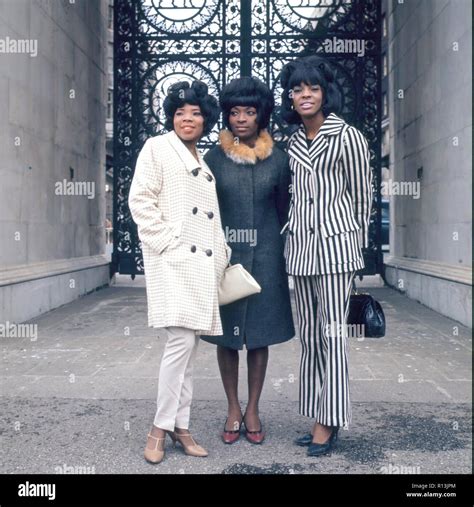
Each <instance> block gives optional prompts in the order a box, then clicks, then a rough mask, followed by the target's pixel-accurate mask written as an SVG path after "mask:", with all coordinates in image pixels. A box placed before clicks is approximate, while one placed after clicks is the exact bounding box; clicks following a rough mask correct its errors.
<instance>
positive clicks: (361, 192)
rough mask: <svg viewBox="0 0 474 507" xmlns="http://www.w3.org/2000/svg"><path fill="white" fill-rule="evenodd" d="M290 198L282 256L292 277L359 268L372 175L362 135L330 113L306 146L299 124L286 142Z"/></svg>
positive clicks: (362, 265) (366, 236)
mask: <svg viewBox="0 0 474 507" xmlns="http://www.w3.org/2000/svg"><path fill="white" fill-rule="evenodd" d="M287 151H288V155H289V157H290V168H291V174H292V188H291V192H292V199H291V202H290V211H289V216H288V223H287V224H286V225H285V227H284V228H283V230H282V232H284V231H285V230H286V231H287V237H286V244H285V258H286V267H287V272H288V273H289V274H292V275H300V276H303V275H317V274H328V273H344V272H349V271H357V270H359V269H362V268H363V267H364V258H363V256H362V250H361V248H362V247H367V246H368V228H369V219H370V210H371V206H372V172H371V169H370V153H369V148H368V143H367V141H366V139H365V137H364V136H363V135H362V134H361V132H359V131H358V130H357V129H356V128H354V127H352V126H350V125H348V124H347V123H345V122H344V120H342V119H341V118H339V117H338V116H336V115H335V114H334V113H331V114H330V115H328V117H327V118H326V120H325V121H324V123H323V124H322V126H321V128H320V130H319V132H318V134H317V136H316V137H315V138H314V139H313V140H312V142H311V145H310V147H309V148H308V143H307V139H306V133H305V129H304V127H303V126H301V127H300V129H299V130H297V131H296V132H295V133H294V134H293V135H292V137H291V138H290V140H289V141H288V149H287Z"/></svg>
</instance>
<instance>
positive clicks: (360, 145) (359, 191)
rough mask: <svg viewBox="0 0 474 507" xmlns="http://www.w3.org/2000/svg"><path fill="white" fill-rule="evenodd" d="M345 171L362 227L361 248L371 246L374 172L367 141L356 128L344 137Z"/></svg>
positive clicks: (350, 129)
mask: <svg viewBox="0 0 474 507" xmlns="http://www.w3.org/2000/svg"><path fill="white" fill-rule="evenodd" d="M342 160H343V164H344V170H345V172H346V175H347V180H348V183H349V190H350V193H351V197H352V204H353V209H354V214H355V219H356V220H357V223H358V224H359V226H360V238H361V246H362V247H363V248H368V246H369V222H370V211H371V209H372V170H371V168H370V151H369V145H368V143H367V140H366V139H365V137H364V136H363V135H362V133H361V132H359V131H358V130H357V129H355V128H354V127H349V128H348V129H347V132H346V135H345V136H344V144H343V156H342Z"/></svg>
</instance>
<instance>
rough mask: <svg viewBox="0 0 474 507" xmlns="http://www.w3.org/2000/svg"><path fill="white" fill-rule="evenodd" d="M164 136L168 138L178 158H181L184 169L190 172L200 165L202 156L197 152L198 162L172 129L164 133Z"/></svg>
mask: <svg viewBox="0 0 474 507" xmlns="http://www.w3.org/2000/svg"><path fill="white" fill-rule="evenodd" d="M165 136H166V137H167V139H168V142H169V143H170V145H171V147H172V148H173V149H174V150H175V151H176V153H177V155H178V156H179V158H180V159H181V160H182V162H183V164H184V165H185V167H186V169H187V170H188V171H189V172H191V171H193V170H194V169H197V168H199V167H202V157H201V154H200V152H199V150H197V152H198V158H199V160H200V162H198V161H197V160H196V159H195V158H194V157H193V156H192V154H191V152H190V151H189V150H188V149H187V148H186V146H185V145H184V143H183V142H182V141H181V139H180V138H179V137H178V136H177V134H176V132H175V131H174V130H172V131H171V132H168V133H167V134H165Z"/></svg>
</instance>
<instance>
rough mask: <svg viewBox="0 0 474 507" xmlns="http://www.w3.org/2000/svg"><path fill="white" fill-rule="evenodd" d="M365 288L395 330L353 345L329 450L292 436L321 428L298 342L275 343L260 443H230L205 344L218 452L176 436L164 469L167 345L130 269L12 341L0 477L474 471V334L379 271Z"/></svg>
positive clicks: (204, 381)
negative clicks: (159, 451)
mask: <svg viewBox="0 0 474 507" xmlns="http://www.w3.org/2000/svg"><path fill="white" fill-rule="evenodd" d="M364 284H365V285H367V286H369V287H370V292H371V293H372V294H373V295H374V296H375V297H376V298H377V299H379V300H380V302H381V303H382V305H383V307H384V309H385V313H386V317H387V327H388V332H387V336H386V337H385V338H383V339H366V340H363V341H359V340H357V339H352V340H351V353H350V357H351V378H352V384H351V385H352V398H353V413H354V415H353V425H352V427H351V428H350V430H349V431H343V432H342V436H341V438H340V444H339V447H338V448H337V450H336V451H335V452H334V453H333V454H332V456H327V457H324V458H320V459H310V458H308V457H306V455H305V452H304V450H303V449H300V448H298V447H295V446H294V445H293V444H292V440H293V438H294V437H295V436H297V435H298V434H302V433H304V432H306V431H307V430H308V429H309V428H310V423H309V420H308V419H306V418H303V417H301V416H299V415H297V397H298V359H299V358H298V354H299V343H298V340H297V339H294V340H292V341H290V342H288V343H286V344H282V345H278V346H275V347H272V348H271V353H270V364H269V370H268V374H267V381H266V385H265V388H264V393H263V401H262V404H261V414H262V419H263V423H264V425H265V427H266V429H267V432H268V436H267V440H266V441H265V443H264V445H262V446H260V447H259V446H252V445H251V444H250V443H248V442H247V441H245V440H244V439H241V440H240V441H239V442H238V443H236V444H235V445H233V446H226V445H224V444H222V443H221V442H220V440H219V433H220V431H221V429H222V426H223V424H224V419H225V408H226V404H225V398H224V392H223V389H222V386H221V382H220V378H219V374H218V368H217V363H216V359H215V348H214V347H213V346H211V345H209V344H206V343H205V342H201V344H200V349H199V353H198V358H197V363H196V380H195V397H194V402H193V410H192V421H191V428H192V430H193V432H194V434H195V435H196V436H197V437H198V440H199V441H200V443H202V444H203V445H204V446H205V447H206V448H207V449H208V450H209V452H210V456H209V457H208V458H206V459H198V458H191V457H187V456H184V455H183V454H182V452H181V451H180V450H179V449H178V448H176V449H173V448H172V447H171V445H169V444H168V447H167V455H166V458H165V460H164V461H163V462H162V463H161V464H160V465H157V466H153V465H150V464H148V463H146V462H145V461H144V459H143V458H142V452H143V447H144V444H145V441H146V432H147V431H148V429H149V427H150V425H151V422H152V419H153V415H154V410H155V397H156V379H157V374H158V367H159V360H160V355H161V352H162V347H163V343H161V342H160V340H159V339H158V338H156V336H155V334H154V332H153V330H152V329H148V328H147V326H146V301H145V290H144V279H143V278H137V279H136V280H135V281H134V282H132V281H131V280H130V279H129V278H124V277H119V279H118V280H117V283H116V285H115V286H112V287H110V288H107V289H104V290H101V291H98V292H95V293H93V294H90V295H88V296H85V297H83V298H81V299H80V300H77V301H75V302H73V303H71V304H68V305H66V306H63V307H61V308H59V309H57V310H55V311H52V312H50V313H48V314H45V315H43V316H42V317H40V318H37V319H34V320H33V321H31V322H30V324H34V325H37V328H36V329H37V337H36V339H34V337H33V339H31V338H13V337H10V338H8V337H7V338H2V339H1V340H2V341H1V353H2V354H1V356H2V363H1V372H0V373H1V377H0V382H1V384H0V385H1V395H2V400H1V401H2V407H3V410H2V414H1V415H0V432H1V451H0V452H1V455H0V457H1V463H2V465H1V469H0V472H1V473H7V474H10V473H64V472H71V471H75V472H77V473H81V472H89V473H97V474H102V473H140V474H156V473H284V474H291V473H295V474H300V473H302V474H312V473H320V472H323V473H337V474H352V473H370V474H372V473H377V474H380V473H399V472H402V473H428V474H432V473H446V474H452V473H462V474H464V473H471V459H472V456H471V340H470V330H468V329H466V328H463V327H462V326H460V325H458V324H457V323H456V322H454V321H451V320H449V319H447V318H445V317H441V316H440V315H438V314H437V313H435V312H433V311H431V310H429V309H427V308H426V307H424V306H422V305H421V304H419V303H416V302H414V301H412V300H409V299H407V298H406V297H405V296H403V295H401V294H399V293H397V292H395V291H393V290H392V289H388V288H384V287H382V286H381V284H380V282H379V281H378V279H375V278H366V279H365V281H364ZM244 357H245V353H243V354H242V364H241V386H240V387H241V393H242V400H243V401H245V399H246V392H245V389H246V379H245V360H244ZM244 406H245V405H244Z"/></svg>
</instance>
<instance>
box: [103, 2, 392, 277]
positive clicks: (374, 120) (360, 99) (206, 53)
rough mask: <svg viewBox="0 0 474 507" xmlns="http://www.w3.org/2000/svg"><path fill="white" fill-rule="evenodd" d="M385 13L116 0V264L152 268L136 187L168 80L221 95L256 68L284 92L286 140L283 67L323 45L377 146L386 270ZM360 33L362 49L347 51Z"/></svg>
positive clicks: (338, 6) (282, 137)
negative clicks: (134, 204)
mask: <svg viewBox="0 0 474 507" xmlns="http://www.w3.org/2000/svg"><path fill="white" fill-rule="evenodd" d="M380 21H381V17H380V2H379V1H378V0H242V1H238V0H119V1H116V2H115V22H114V37H115V42H114V47H115V56H114V61H115V69H114V189H115V194H114V195H115V200H114V253H113V269H114V270H115V271H119V272H120V273H127V274H133V275H134V274H136V273H143V261H142V256H141V245H140V242H139V238H138V235H137V231H136V226H135V224H134V222H133V220H132V217H131V215H130V211H129V209H128V205H127V197H128V191H129V188H130V184H131V180H132V177H133V168H134V165H135V161H136V157H137V154H138V152H139V150H140V148H141V147H142V145H143V142H144V141H145V139H146V138H148V137H150V136H153V135H157V134H161V133H163V132H164V130H163V129H164V127H163V125H164V116H163V111H162V103H163V100H164V97H165V95H166V90H167V88H168V86H169V85H170V84H172V83H173V82H176V81H177V80H180V79H188V80H191V79H196V78H197V79H202V80H203V81H205V82H206V83H207V84H208V85H209V88H210V90H211V92H212V93H213V94H215V95H216V96H217V95H218V94H219V91H220V90H221V89H222V87H223V86H224V84H226V83H227V82H229V81H230V80H232V79H234V78H236V77H239V76H240V75H241V74H242V73H243V74H245V73H250V72H251V73H252V75H254V76H256V77H258V78H260V79H261V80H262V81H264V82H266V83H267V84H268V85H269V86H270V88H271V89H272V90H273V91H274V93H275V98H276V108H275V112H274V115H273V117H272V121H271V125H270V131H271V133H272V135H273V136H274V138H275V139H276V140H277V142H278V143H279V144H281V145H282V146H284V145H285V142H286V140H287V139H288V136H289V134H291V131H292V129H291V128H289V126H288V125H285V124H284V123H283V122H282V121H281V119H280V117H279V115H278V112H279V107H280V97H281V89H280V85H279V74H280V71H281V68H282V67H283V65H284V64H285V63H286V62H288V61H289V60H292V59H294V58H296V57H298V56H302V55H307V54H321V55H324V56H325V57H326V58H328V60H330V61H331V62H332V64H333V66H334V68H335V73H336V80H337V83H338V84H339V86H340V88H341V92H342V96H343V108H342V112H341V116H342V117H344V119H345V120H346V121H348V122H349V123H350V124H352V125H354V126H356V127H357V128H359V129H360V130H361V131H362V132H363V133H364V135H365V136H366V138H367V140H368V142H369V145H370V148H371V152H372V169H373V174H374V190H375V192H374V196H375V197H374V207H373V216H372V219H371V226H370V230H369V236H370V247H369V249H368V251H367V252H366V270H365V272H366V273H375V272H380V270H381V261H382V260H381V250H380V210H379V199H380V193H379V188H380V95H381V94H380V82H381V75H380V72H381V69H380V36H381V34H380V24H381V23H380ZM357 41H359V47H361V46H360V44H363V52H364V54H363V56H361V55H360V51H359V53H357V52H354V51H353V52H351V51H347V49H348V48H349V49H350V44H351V43H352V42H354V44H355V46H357ZM341 44H342V47H343V49H344V50H345V51H343V52H341V51H339V50H338V47H339V46H341ZM347 44H349V46H347ZM355 46H354V47H355ZM220 128H222V123H221V122H219V123H218V125H217V126H216V127H215V129H214V130H213V132H211V133H210V134H209V135H208V136H207V137H206V138H204V139H202V140H201V143H200V147H201V148H202V149H204V150H207V149H209V148H210V147H212V146H213V145H214V144H215V143H216V142H217V136H218V131H219V129H220Z"/></svg>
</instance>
